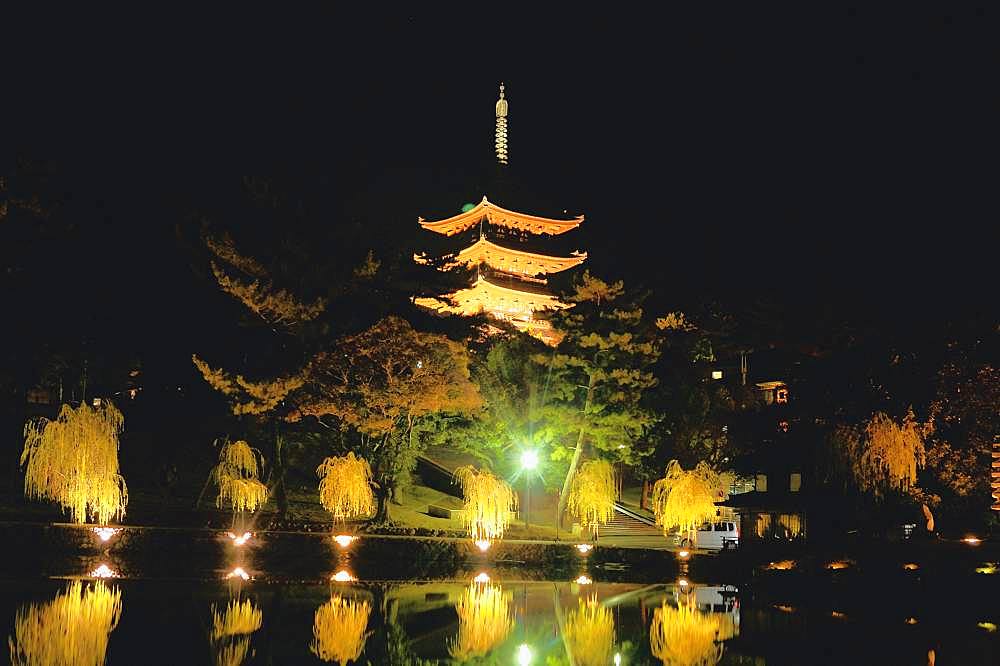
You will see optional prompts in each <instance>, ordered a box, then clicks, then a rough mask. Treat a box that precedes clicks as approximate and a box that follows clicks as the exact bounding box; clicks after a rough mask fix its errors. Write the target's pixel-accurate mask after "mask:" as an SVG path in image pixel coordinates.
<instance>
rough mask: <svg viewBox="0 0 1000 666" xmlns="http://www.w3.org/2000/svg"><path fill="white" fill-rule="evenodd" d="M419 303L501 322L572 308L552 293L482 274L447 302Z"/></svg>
mask: <svg viewBox="0 0 1000 666" xmlns="http://www.w3.org/2000/svg"><path fill="white" fill-rule="evenodd" d="M445 299H447V300H452V301H454V305H452V304H449V303H447V302H446V300H445ZM416 304H417V305H420V306H422V307H429V308H431V309H433V310H437V311H439V312H450V313H452V314H462V315H474V314H479V313H480V312H487V313H489V314H492V315H494V316H497V317H500V318H501V319H522V318H523V319H531V318H532V315H533V313H534V312H536V311H538V310H544V309H555V310H558V309H562V308H565V307H568V306H567V305H566V304H565V303H563V302H561V301H560V300H559V299H558V298H556V297H555V296H553V295H552V294H548V293H538V292H535V291H527V290H521V289H515V288H512V287H504V286H501V285H498V284H494V283H493V282H490V281H489V280H487V279H486V278H485V277H483V276H482V275H480V276H479V278H478V279H476V281H475V282H474V283H473V285H472V286H471V287H469V288H468V289H459V290H458V291H456V292H455V293H453V294H448V295H447V296H445V297H444V299H440V298H418V299H416Z"/></svg>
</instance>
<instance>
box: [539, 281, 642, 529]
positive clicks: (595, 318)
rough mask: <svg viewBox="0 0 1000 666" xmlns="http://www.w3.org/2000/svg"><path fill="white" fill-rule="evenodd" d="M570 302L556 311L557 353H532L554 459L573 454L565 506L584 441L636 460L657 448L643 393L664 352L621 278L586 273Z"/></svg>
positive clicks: (561, 505)
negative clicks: (540, 375)
mask: <svg viewBox="0 0 1000 666" xmlns="http://www.w3.org/2000/svg"><path fill="white" fill-rule="evenodd" d="M566 300H567V301H569V302H570V303H572V304H573V307H572V308H569V309H565V310H560V311H558V312H555V313H552V314H551V321H552V324H553V327H554V329H555V330H556V331H557V332H558V333H560V334H561V335H562V340H561V342H560V343H559V346H558V347H557V348H556V350H555V352H554V353H541V354H536V355H535V356H534V360H535V362H536V363H538V364H539V366H541V368H542V369H544V371H545V373H546V374H545V376H546V387H547V399H546V401H545V402H544V405H543V408H542V411H543V418H544V421H545V427H546V428H547V429H549V430H550V431H551V433H552V439H553V441H554V442H555V443H556V444H555V447H554V449H553V451H552V457H553V459H555V460H557V461H561V460H568V462H569V467H568V469H567V471H566V477H565V479H564V480H563V484H562V492H561V494H560V498H559V514H560V516H561V515H562V514H563V512H564V511H565V510H566V502H567V501H568V499H569V496H570V489H571V488H572V484H573V477H574V476H575V475H576V473H577V469H578V467H579V465H580V462H581V457H582V455H583V450H584V447H585V446H587V445H590V446H592V447H594V448H596V449H599V450H602V451H606V452H608V454H609V455H612V456H615V457H617V458H618V459H620V460H623V461H624V462H626V463H636V462H638V461H639V460H640V459H642V458H643V457H644V456H645V455H648V454H649V453H650V451H651V447H650V446H649V443H648V442H646V441H645V440H644V438H643V435H644V434H645V433H646V430H647V429H648V428H649V426H651V425H652V424H653V423H654V422H655V420H656V417H655V415H654V414H653V413H652V412H651V411H650V410H649V409H647V408H646V407H645V406H644V405H643V403H642V398H643V396H644V394H645V393H646V391H647V390H649V389H651V388H653V387H654V386H655V385H656V383H657V380H656V377H655V376H654V375H653V372H652V365H653V363H655V362H656V360H657V359H658V358H659V355H660V348H659V342H658V337H657V333H656V330H655V326H654V325H653V324H652V322H650V321H647V320H646V318H645V317H644V315H643V310H642V308H641V307H640V301H641V298H639V297H637V296H635V295H634V294H632V293H630V292H627V291H626V290H625V286H624V284H623V283H622V282H620V281H619V282H605V281H604V280H601V279H599V278H597V277H594V276H592V275H591V274H590V273H589V272H585V273H584V274H583V275H582V276H581V278H580V279H579V280H578V281H577V282H576V284H575V285H574V289H573V291H572V292H571V293H570V294H569V295H568V296H567V298H566Z"/></svg>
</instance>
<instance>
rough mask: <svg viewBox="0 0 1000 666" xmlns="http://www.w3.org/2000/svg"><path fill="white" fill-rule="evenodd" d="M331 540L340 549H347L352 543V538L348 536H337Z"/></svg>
mask: <svg viewBox="0 0 1000 666" xmlns="http://www.w3.org/2000/svg"><path fill="white" fill-rule="evenodd" d="M333 540H334V541H336V542H337V545H338V546H340V547H341V548H347V547H348V546H350V545H351V543H353V542H354V537H352V536H351V535H350V534H338V535H337V536H335V537H333Z"/></svg>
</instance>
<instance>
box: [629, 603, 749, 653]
mask: <svg viewBox="0 0 1000 666" xmlns="http://www.w3.org/2000/svg"><path fill="white" fill-rule="evenodd" d="M735 635H736V625H735V624H734V623H733V620H732V618H731V617H730V616H729V615H724V614H718V613H702V612H700V611H699V610H697V608H695V605H694V599H693V598H690V597H689V599H688V600H687V601H684V600H682V601H681V602H680V603H679V605H678V607H677V608H674V607H672V606H669V605H667V603H666V602H665V601H664V602H663V605H662V606H660V607H659V608H657V609H656V610H655V611H654V612H653V621H652V623H651V624H650V626H649V651H650V653H651V654H652V655H653V656H654V657H655V658H657V659H659V660H660V661H661V662H662V663H663V664H664V665H665V666H715V664H718V663H719V661H720V660H721V659H722V651H723V646H722V641H724V640H726V639H729V638H732V637H733V636H735Z"/></svg>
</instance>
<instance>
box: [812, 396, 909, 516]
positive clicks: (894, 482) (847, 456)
mask: <svg viewBox="0 0 1000 666" xmlns="http://www.w3.org/2000/svg"><path fill="white" fill-rule="evenodd" d="M830 447H831V451H830V455H831V456H832V462H831V464H832V465H833V466H834V469H835V470H836V472H835V473H836V474H839V475H841V476H845V475H846V476H847V477H848V478H849V479H850V480H851V481H853V483H854V485H856V486H857V488H858V489H860V490H862V491H865V492H870V493H872V495H873V496H874V497H875V498H876V499H882V498H884V497H885V495H886V494H887V493H890V492H899V493H906V492H908V491H910V490H911V489H912V488H913V486H914V485H915V484H916V481H917V471H918V470H919V469H920V468H921V467H923V465H924V462H925V451H924V430H923V428H921V426H920V425H919V424H918V423H917V422H916V419H915V418H914V415H913V411H912V410H911V411H909V412H907V414H906V416H905V417H904V418H903V420H902V422H901V423H897V422H896V421H894V420H893V419H892V418H890V417H889V416H887V415H886V414H885V413H883V412H876V413H875V414H873V415H872V417H871V418H870V419H868V420H867V421H865V422H864V424H862V426H861V427H852V426H843V425H842V426H840V427H838V428H837V429H836V430H835V431H834V432H833V434H832V435H831V437H830Z"/></svg>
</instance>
